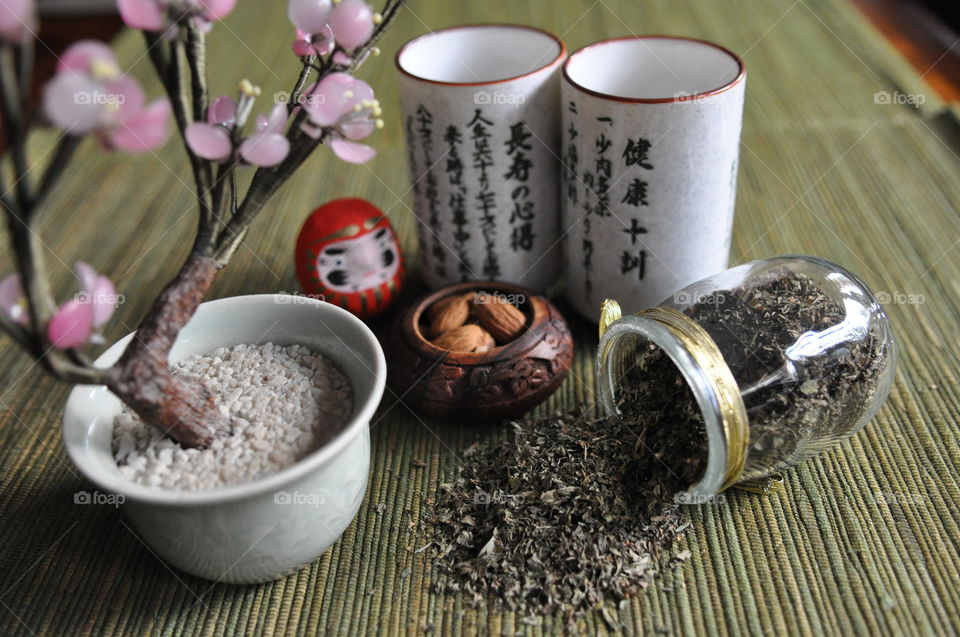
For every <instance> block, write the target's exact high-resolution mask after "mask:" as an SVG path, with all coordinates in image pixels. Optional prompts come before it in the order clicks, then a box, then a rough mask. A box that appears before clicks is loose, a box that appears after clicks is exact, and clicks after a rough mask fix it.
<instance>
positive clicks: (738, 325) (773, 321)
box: [618, 267, 888, 490]
mask: <svg viewBox="0 0 960 637" xmlns="http://www.w3.org/2000/svg"><path fill="white" fill-rule="evenodd" d="M684 313H685V314H687V315H688V316H689V317H690V318H692V319H693V320H694V321H696V322H697V323H698V324H699V325H700V326H701V327H703V328H704V329H705V330H706V331H707V333H709V334H710V336H711V337H712V339H713V341H714V343H716V345H717V347H718V348H719V350H720V352H721V353H722V355H723V359H724V361H725V362H726V364H727V366H728V367H729V368H730V371H731V373H732V374H733V377H734V379H735V380H736V382H737V386H738V388H739V390H740V394H741V397H742V399H743V402H744V406H745V408H746V413H747V419H748V421H749V431H750V437H749V446H748V450H747V464H746V467H745V469H744V471H743V473H742V474H741V475H740V476H739V479H740V480H751V479H755V478H759V477H762V476H766V475H769V474H771V473H774V472H776V471H780V470H783V469H786V468H788V467H790V466H793V465H794V464H796V462H798V461H799V460H801V459H803V458H806V457H808V456H810V455H813V454H814V453H816V452H818V451H820V450H822V449H824V448H826V447H827V446H829V445H830V444H832V443H833V442H834V441H836V440H838V439H840V438H842V437H844V436H845V435H847V434H848V433H849V432H850V431H851V430H852V429H853V428H854V427H855V425H856V424H857V422H856V420H857V419H859V418H860V417H861V415H862V414H863V413H864V406H865V405H868V404H870V403H871V402H873V401H874V400H876V396H877V392H878V386H879V379H880V376H881V374H882V372H883V370H884V368H885V367H886V366H887V364H888V361H887V360H886V357H887V355H888V354H887V350H885V348H884V345H883V343H882V342H881V340H880V339H878V338H876V337H875V336H874V335H873V334H872V333H871V332H869V331H863V333H862V334H859V333H855V334H850V333H848V332H850V330H854V331H857V328H854V327H851V326H850V325H849V324H846V323H845V320H846V319H847V310H846V308H844V307H842V306H841V305H840V304H838V303H837V302H836V301H834V300H833V299H832V298H830V296H828V295H827V294H826V293H825V292H824V291H823V290H822V289H821V288H820V287H819V286H818V285H817V284H816V282H815V281H813V280H812V279H811V278H810V277H808V276H806V275H804V274H802V273H798V272H794V271H793V270H790V269H789V268H785V267H784V268H774V269H771V270H768V271H765V272H763V273H762V275H761V276H759V277H753V278H751V279H747V280H746V281H744V282H743V284H741V285H740V286H738V287H736V288H734V289H728V290H721V291H717V292H714V293H712V294H709V295H706V296H704V297H702V298H700V299H698V302H697V303H696V304H694V305H691V306H689V307H687V308H686V309H684ZM635 361H636V364H635V366H634V367H633V368H631V369H629V370H627V371H626V372H625V373H624V374H623V376H622V378H621V381H620V384H619V386H620V391H619V392H618V396H619V398H620V400H619V405H618V406H619V408H620V411H621V413H622V414H623V417H624V419H625V421H626V422H628V423H630V424H631V425H632V426H634V427H636V428H637V429H638V432H639V443H640V444H642V445H645V446H646V447H647V449H648V451H650V453H651V456H652V457H651V459H650V460H651V461H652V460H656V461H658V463H659V464H660V466H665V467H667V468H668V469H669V471H670V473H671V475H672V476H673V477H674V478H675V480H676V485H677V487H678V490H683V489H685V488H687V487H689V486H690V485H692V484H693V483H694V482H696V481H697V480H698V479H699V477H700V476H701V475H702V473H703V469H704V468H705V464H706V452H707V447H706V440H705V437H704V432H703V419H702V416H701V413H700V409H699V407H698V406H697V404H696V402H695V401H694V399H693V396H692V394H691V393H690V391H689V389H688V388H687V387H686V383H685V382H684V380H683V376H682V375H681V374H680V372H679V370H678V369H677V368H676V366H675V365H674V364H673V363H672V361H671V360H670V359H669V358H668V357H667V356H666V355H665V353H664V352H663V351H662V350H661V349H660V348H658V347H656V346H654V345H652V344H649V343H647V342H641V343H640V344H639V345H638V346H637V351H636V352H635Z"/></svg>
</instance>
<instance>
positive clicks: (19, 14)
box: [0, 0, 37, 44]
mask: <svg viewBox="0 0 960 637" xmlns="http://www.w3.org/2000/svg"><path fill="white" fill-rule="evenodd" d="M36 28H37V13H36V10H35V9H34V6H33V0H0V38H2V39H4V40H7V41H9V42H12V43H14V44H20V43H22V42H24V41H25V40H26V39H27V38H30V37H33V32H34V31H36Z"/></svg>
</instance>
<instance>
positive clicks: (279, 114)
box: [240, 104, 290, 167]
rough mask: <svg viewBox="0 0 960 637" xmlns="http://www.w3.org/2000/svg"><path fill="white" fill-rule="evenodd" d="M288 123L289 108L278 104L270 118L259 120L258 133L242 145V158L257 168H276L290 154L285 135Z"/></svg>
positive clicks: (259, 118)
mask: <svg viewBox="0 0 960 637" xmlns="http://www.w3.org/2000/svg"><path fill="white" fill-rule="evenodd" d="M286 123H287V107H286V106H284V105H283V104H277V105H276V106H274V107H273V110H272V111H271V112H270V116H269V117H264V116H263V115H261V116H259V117H258V118H257V132H256V133H254V134H253V135H251V136H250V137H248V138H247V139H245V140H244V141H243V143H242V144H240V156H241V157H243V159H244V160H246V161H247V162H248V163H251V164H254V165H256V166H263V167H270V166H276V165H277V164H279V163H280V162H282V161H283V160H284V159H286V158H287V154H288V153H289V152H290V141H289V140H288V139H287V138H286V137H284V135H283V127H284V125H286Z"/></svg>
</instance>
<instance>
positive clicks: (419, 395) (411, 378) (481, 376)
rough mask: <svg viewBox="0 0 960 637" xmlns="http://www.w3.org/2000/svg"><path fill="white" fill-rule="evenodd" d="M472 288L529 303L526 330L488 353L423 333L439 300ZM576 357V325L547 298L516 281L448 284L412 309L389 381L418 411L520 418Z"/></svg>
mask: <svg viewBox="0 0 960 637" xmlns="http://www.w3.org/2000/svg"><path fill="white" fill-rule="evenodd" d="M470 291H476V292H491V293H499V294H504V295H507V296H508V297H509V296H512V298H514V299H517V300H522V301H523V302H521V303H518V304H517V307H519V309H520V310H521V311H523V313H524V314H525V315H526V317H527V326H526V329H525V331H524V332H523V333H522V334H521V335H520V336H519V337H517V338H516V339H515V340H513V341H511V342H509V343H506V344H505V345H501V346H499V347H495V348H493V349H491V350H490V351H487V352H483V353H461V352H449V351H447V350H444V349H441V348H439V347H436V346H435V345H433V344H432V343H431V342H430V341H429V340H427V335H426V334H424V333H423V332H422V330H421V317H422V316H423V315H424V312H425V311H426V310H427V308H428V307H430V306H431V305H433V304H434V303H435V302H437V301H439V300H441V299H443V298H445V297H448V296H453V295H459V294H465V293H467V292H470ZM572 360H573V337H572V336H571V334H570V327H569V326H568V325H567V322H566V321H565V320H564V318H563V316H561V315H560V312H559V311H557V308H555V307H554V306H553V304H551V303H550V301H548V300H547V299H546V298H544V297H542V296H538V295H535V294H533V293H531V292H530V291H528V290H526V289H524V288H521V287H518V286H515V285H511V284H508V283H499V282H492V281H468V282H466V283H459V284H457V285H451V286H449V287H446V288H442V289H440V290H437V291H436V292H433V293H432V294H429V295H427V296H425V297H423V298H421V299H420V300H419V301H417V302H416V303H414V304H413V305H412V306H411V307H410V308H408V309H407V310H406V311H405V312H404V313H403V314H402V315H401V316H400V319H399V326H398V329H395V330H394V333H393V334H392V335H391V341H390V342H389V343H388V346H387V366H388V374H387V383H388V384H389V385H390V387H391V388H392V389H393V391H394V392H396V394H397V396H399V397H401V400H402V401H403V402H404V403H406V404H407V405H408V406H409V407H410V408H411V409H413V410H414V411H415V412H417V413H425V414H430V415H432V416H439V417H444V418H457V419H463V420H469V421H473V422H481V421H495V420H503V419H508V418H516V417H518V416H521V415H522V414H524V413H526V412H527V411H529V410H530V409H532V408H533V407H535V406H536V405H538V404H540V403H541V402H543V401H544V400H546V399H547V398H548V397H549V396H550V394H552V393H553V392H554V391H555V390H556V389H557V387H559V386H560V382H561V381H562V380H563V377H564V376H566V374H567V370H569V369H570V363H571V362H572Z"/></svg>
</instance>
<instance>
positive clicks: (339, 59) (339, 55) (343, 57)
mask: <svg viewBox="0 0 960 637" xmlns="http://www.w3.org/2000/svg"><path fill="white" fill-rule="evenodd" d="M333 61H334V63H336V64H339V65H340V66H348V65H350V64H351V63H352V62H353V58H352V57H350V56H349V55H347V54H346V53H344V52H343V51H337V52H336V53H334V54H333Z"/></svg>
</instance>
